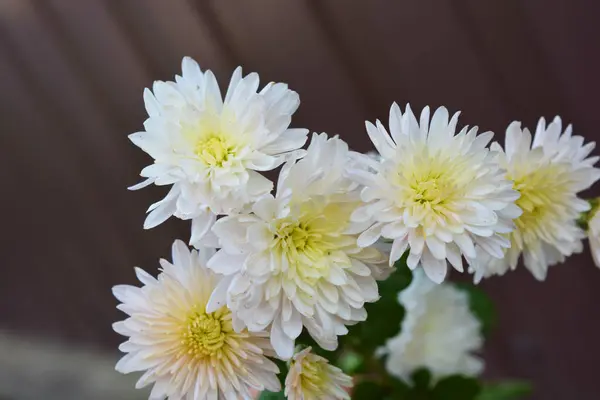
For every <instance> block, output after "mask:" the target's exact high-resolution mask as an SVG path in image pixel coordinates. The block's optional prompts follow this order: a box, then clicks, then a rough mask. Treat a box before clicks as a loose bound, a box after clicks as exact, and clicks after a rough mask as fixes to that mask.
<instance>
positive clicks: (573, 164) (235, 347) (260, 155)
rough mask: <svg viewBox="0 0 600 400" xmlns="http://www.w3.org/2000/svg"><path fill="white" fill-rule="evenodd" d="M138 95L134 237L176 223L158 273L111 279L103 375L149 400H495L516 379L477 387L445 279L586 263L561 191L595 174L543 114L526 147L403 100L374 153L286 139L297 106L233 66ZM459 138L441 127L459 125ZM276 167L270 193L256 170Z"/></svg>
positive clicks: (334, 140)
mask: <svg viewBox="0 0 600 400" xmlns="http://www.w3.org/2000/svg"><path fill="white" fill-rule="evenodd" d="M182 67H183V73H182V75H181V76H176V77H175V82H160V81H159V82H155V83H154V86H153V88H152V91H150V90H146V91H145V92H144V101H145V105H146V110H147V111H148V115H149V117H148V119H147V120H146V121H145V123H144V129H145V130H144V131H143V132H138V133H134V134H132V135H131V136H130V139H131V140H132V142H133V143H134V144H135V145H137V146H138V147H140V148H141V149H142V150H144V151H145V152H146V153H148V154H149V155H150V156H151V157H152V158H153V159H154V163H153V164H152V165H149V166H147V167H146V168H144V169H143V170H142V172H141V176H142V177H144V178H146V179H145V180H144V181H143V182H141V183H140V184H137V185H135V186H133V187H131V189H140V188H142V187H145V186H148V185H152V184H154V185H158V186H169V187H170V190H169V192H168V194H167V195H166V197H165V198H164V199H162V200H160V201H158V202H156V203H154V204H153V205H151V206H150V208H149V210H148V211H149V215H148V217H147V219H146V221H145V224H144V227H145V228H147V229H148V228H152V227H155V226H157V225H159V224H161V223H162V222H164V221H165V220H166V219H168V218H169V217H171V216H175V217H177V218H180V219H183V220H191V235H190V239H189V240H188V242H189V245H190V246H191V248H189V247H188V246H187V245H186V244H185V243H184V242H182V241H180V240H176V241H175V242H174V243H173V248H172V254H171V261H167V260H163V259H161V260H160V265H161V269H160V273H159V274H158V277H157V278H154V277H153V276H151V275H149V274H148V273H146V272H144V271H143V270H141V269H136V274H137V277H138V278H139V280H140V281H141V283H142V286H141V287H134V286H126V285H121V286H115V288H114V290H113V291H114V295H115V296H116V297H117V299H118V300H119V301H121V302H122V304H119V306H118V308H119V309H120V310H122V311H123V312H125V313H127V314H128V315H129V317H128V318H127V319H125V320H124V321H121V322H117V323H115V324H114V329H115V331H116V332H118V333H120V334H121V335H124V336H126V337H128V340H127V341H126V342H125V343H123V344H122V345H121V346H120V350H121V351H123V352H125V353H127V354H126V355H125V356H124V357H123V358H122V359H121V360H120V361H119V362H118V364H117V366H116V368H117V370H118V371H120V372H123V373H129V372H134V371H141V372H143V375H142V376H141V378H140V379H139V381H138V383H137V385H136V387H139V388H141V387H144V386H147V385H153V388H152V392H151V395H150V398H151V399H165V398H168V399H171V400H180V399H181V400H202V399H215V400H216V399H226V400H233V399H252V398H258V397H259V396H262V397H261V398H263V399H266V398H270V399H279V398H289V399H305V400H309V399H349V398H350V397H352V398H357V399H362V398H369V399H436V400H441V399H457V400H469V399H481V400H483V399H486V400H492V399H513V398H517V397H519V396H522V395H523V394H524V393H526V392H527V391H528V388H527V385H526V384H524V383H520V382H504V383H502V382H500V383H498V382H496V383H494V384H490V383H482V382H480V381H478V380H477V379H476V377H477V375H478V374H479V373H480V372H481V371H482V369H483V361H482V360H481V359H480V358H479V357H478V356H477V355H476V353H477V352H478V351H480V350H481V348H482V345H483V335H484V334H485V333H486V332H487V330H488V329H489V327H490V321H491V315H490V304H489V302H488V300H487V299H486V298H485V296H483V295H482V293H481V292H480V291H478V290H477V289H475V288H474V287H473V286H472V285H455V284H451V283H448V282H445V279H446V277H447V274H448V269H449V268H448V264H450V266H451V267H452V268H453V269H455V270H457V271H459V272H463V271H465V270H466V271H467V272H468V273H472V274H473V275H474V276H473V278H474V281H475V282H479V281H480V280H481V279H482V278H486V277H489V276H492V275H503V274H504V273H506V272H507V271H508V270H514V269H515V268H516V267H517V264H518V262H519V259H520V258H521V255H522V259H523V263H524V265H525V267H526V268H527V269H529V270H530V271H531V273H532V274H533V276H534V277H535V278H536V279H538V280H543V279H544V278H545V277H546V274H547V271H548V267H549V266H551V265H554V264H557V263H559V262H562V261H564V260H565V257H567V256H570V255H571V254H573V253H577V252H580V251H581V250H582V240H583V239H585V238H586V231H588V227H589V232H591V233H590V236H591V237H590V239H591V240H590V243H591V245H592V249H593V250H594V252H593V253H594V255H595V256H594V259H595V260H597V261H598V260H600V254H599V253H600V241H599V237H600V217H597V216H596V215H595V214H596V213H595V207H594V203H593V202H588V201H586V200H583V199H581V198H579V197H578V196H577V194H578V192H580V191H582V190H585V189H587V188H589V187H590V186H591V185H592V184H593V183H594V182H595V181H596V180H598V179H599V178H600V170H599V169H597V168H595V167H594V164H595V163H596V161H597V160H598V157H588V155H589V154H590V152H591V151H592V149H593V147H594V144H593V143H588V144H584V139H583V138H582V137H581V136H574V135H572V129H571V126H568V127H566V129H565V130H564V131H563V127H562V123H561V120H560V118H558V117H557V118H555V119H554V120H553V121H552V122H551V123H550V124H546V122H545V121H544V119H541V120H540V122H539V123H538V126H537V127H536V130H535V134H533V135H532V134H531V133H530V131H529V130H528V129H526V128H522V127H521V125H520V123H518V122H513V123H511V124H510V125H509V126H508V128H507V131H506V139H505V146H504V148H503V147H502V146H501V145H500V144H499V143H497V142H494V143H492V144H491V145H490V146H488V144H489V143H490V141H491V140H492V136H493V134H492V133H491V132H485V133H482V134H479V135H478V134H477V128H476V127H473V128H468V127H462V128H458V127H457V125H458V113H455V114H454V115H450V114H449V113H448V110H446V108H444V107H440V108H438V109H437V110H435V111H434V112H433V115H431V114H432V113H431V111H430V109H429V108H428V107H425V108H424V109H423V111H421V113H420V115H419V116H418V117H417V116H415V114H414V113H413V111H412V110H411V109H410V107H409V106H408V105H407V106H406V108H405V109H404V110H402V109H401V108H400V107H399V106H398V105H397V104H393V105H392V107H391V109H390V115H389V122H388V126H387V127H386V126H385V125H384V124H383V123H381V122H380V121H376V123H375V124H373V123H371V122H367V123H366V130H367V134H368V135H369V138H370V139H371V141H372V142H373V144H374V146H375V148H376V149H377V153H375V154H360V153H356V152H353V151H350V150H349V149H348V145H347V144H346V143H345V142H344V141H343V140H342V139H340V138H339V137H337V136H334V137H329V136H328V135H327V134H325V133H321V134H316V133H315V134H313V135H312V136H311V138H310V142H309V144H308V146H307V147H306V149H303V147H304V145H305V144H306V142H307V140H308V130H306V129H297V128H289V126H290V122H291V118H292V114H293V113H294V112H295V111H296V109H297V108H298V106H299V104H300V100H299V97H298V94H297V93H296V92H294V91H292V90H290V89H289V88H288V86H287V85H286V84H284V83H269V84H267V85H266V86H265V87H264V88H263V89H262V90H260V91H258V88H259V79H258V75H257V74H255V73H251V74H249V75H246V76H242V71H241V69H240V68H238V69H236V70H235V72H234V73H233V76H232V78H231V81H230V83H229V87H228V89H227V93H226V94H225V97H224V98H223V96H222V94H221V91H220V89H219V85H218V84H217V81H216V79H215V76H214V75H213V74H212V72H211V71H205V72H203V71H202V70H201V69H200V68H199V66H198V64H196V62H194V61H193V60H192V59H190V58H184V60H183V65H182ZM457 131H458V132H457ZM276 168H279V176H278V178H277V182H276V184H275V183H274V182H272V181H271V180H270V179H268V178H267V177H265V176H264V175H262V174H261V173H262V172H265V171H271V170H274V169H276Z"/></svg>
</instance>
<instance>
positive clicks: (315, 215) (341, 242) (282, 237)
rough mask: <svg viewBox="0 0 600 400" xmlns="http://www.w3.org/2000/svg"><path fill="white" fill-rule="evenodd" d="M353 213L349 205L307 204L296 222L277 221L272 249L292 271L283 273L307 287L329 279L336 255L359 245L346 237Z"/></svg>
mask: <svg viewBox="0 0 600 400" xmlns="http://www.w3.org/2000/svg"><path fill="white" fill-rule="evenodd" d="M352 209H353V205H352V204H350V203H331V204H328V205H324V204H323V203H321V202H319V201H308V202H306V203H304V204H302V205H301V207H300V212H299V216H298V217H297V218H291V217H290V218H284V219H280V220H277V221H275V222H274V224H273V226H272V232H273V244H272V247H271V248H272V250H273V252H274V253H275V254H277V255H278V257H285V258H286V259H287V262H288V265H289V271H280V272H283V273H286V272H288V273H289V274H290V276H291V277H294V276H296V275H297V276H299V277H300V278H301V279H302V280H304V281H306V282H308V283H314V282H315V281H316V280H317V279H319V278H322V277H326V276H329V270H330V264H331V263H332V260H331V259H330V258H331V257H333V254H338V253H339V252H337V250H340V249H343V248H344V247H345V246H348V245H349V243H352V244H354V243H355V241H356V239H354V238H351V237H350V236H348V235H344V234H343V232H344V230H345V229H346V226H347V224H348V220H349V215H350V213H351V210H352ZM336 261H338V262H339V261H340V260H336ZM348 262H349V261H348Z"/></svg>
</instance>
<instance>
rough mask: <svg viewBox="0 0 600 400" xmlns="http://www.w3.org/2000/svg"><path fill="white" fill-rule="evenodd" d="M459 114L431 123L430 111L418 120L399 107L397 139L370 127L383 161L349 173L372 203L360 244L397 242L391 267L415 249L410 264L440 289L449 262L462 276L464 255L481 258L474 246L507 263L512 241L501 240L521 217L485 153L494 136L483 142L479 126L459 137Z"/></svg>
mask: <svg viewBox="0 0 600 400" xmlns="http://www.w3.org/2000/svg"><path fill="white" fill-rule="evenodd" d="M458 115H459V113H456V114H454V116H453V117H452V118H451V119H450V120H449V119H448V111H447V110H446V109H445V108H444V107H441V108H438V109H437V110H436V111H435V113H434V115H433V118H432V119H431V123H430V121H429V108H428V107H425V109H424V110H423V112H422V113H421V117H420V122H417V119H416V118H415V116H414V115H413V113H412V111H411V109H410V107H409V106H408V105H407V106H406V111H405V113H404V114H402V112H401V111H400V108H399V107H398V105H397V104H395V103H394V104H393V105H392V107H391V110H390V119H389V124H390V132H391V136H390V135H389V134H388V132H387V131H386V129H385V127H384V126H383V125H382V124H381V122H379V121H377V124H376V125H373V124H372V123H370V122H367V124H366V126H367V133H368V134H369V137H370V138H371V140H372V141H373V144H374V145H375V147H376V148H377V151H378V152H379V154H380V155H381V160H380V161H379V162H377V161H375V160H373V158H371V157H366V156H363V155H358V154H356V159H357V160H358V162H360V163H362V164H364V167H363V168H357V169H355V170H352V171H351V173H350V176H351V177H352V178H353V179H355V180H356V181H357V182H359V183H361V184H363V185H364V186H365V188H364V189H363V190H362V193H361V196H362V199H363V201H364V202H366V203H367V204H366V205H364V206H363V207H361V208H359V209H357V210H356V211H355V212H354V214H353V215H352V219H353V221H355V222H370V223H371V226H370V227H369V229H367V230H366V231H365V232H363V233H362V234H361V235H360V237H359V239H358V244H359V245H360V246H370V245H371V244H372V243H374V242H375V241H376V240H377V239H378V238H379V237H381V236H383V237H384V238H387V239H392V240H393V241H394V242H393V245H392V250H391V254H390V264H391V263H393V262H395V261H396V260H398V259H399V258H400V257H401V256H402V254H403V253H404V252H405V250H406V249H407V248H409V249H410V255H409V256H408V260H407V263H408V266H409V267H410V268H411V269H414V268H416V267H417V266H419V265H421V266H422V267H423V269H424V270H425V273H426V274H427V276H429V278H431V279H432V280H433V281H435V282H438V283H439V282H442V281H443V280H444V278H445V276H446V270H447V267H446V260H448V261H449V262H450V264H452V266H454V268H456V269H457V270H459V271H462V270H463V265H462V256H463V255H464V256H465V257H474V256H475V245H479V246H480V247H481V248H483V249H484V250H485V251H486V252H488V253H490V254H491V255H493V256H495V257H502V256H503V254H504V253H503V249H504V248H505V247H508V246H509V245H510V243H509V241H508V240H507V239H506V238H505V237H503V236H502V235H501V234H503V233H508V232H510V231H511V230H512V229H513V228H514V225H513V223H512V222H511V218H514V217H517V216H519V214H520V210H519V208H518V207H516V206H515V205H514V201H515V200H516V199H517V198H518V193H517V192H515V191H514V190H512V182H510V181H508V180H507V179H506V177H505V171H503V170H502V169H500V168H499V166H498V163H497V161H496V154H494V153H493V152H490V151H489V150H488V149H487V148H486V146H487V144H488V142H489V141H490V140H491V138H492V136H493V134H492V133H491V132H486V133H483V134H481V135H479V136H476V134H477V128H476V127H475V128H471V129H468V128H467V127H464V128H463V129H462V130H461V131H460V132H459V133H458V134H455V130H456V124H457V122H458Z"/></svg>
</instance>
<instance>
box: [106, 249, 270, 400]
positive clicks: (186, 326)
mask: <svg viewBox="0 0 600 400" xmlns="http://www.w3.org/2000/svg"><path fill="white" fill-rule="evenodd" d="M211 253H212V252H211V251H209V250H205V249H203V250H200V251H195V250H194V251H192V252H190V251H189V250H188V248H187V246H186V245H185V244H184V243H183V242H182V241H179V240H178V241H176V242H175V243H173V264H171V263H169V262H168V261H166V260H160V264H161V266H162V272H161V273H160V274H159V275H158V278H157V279H155V278H153V277H152V276H150V275H149V274H147V273H146V272H144V271H143V270H141V269H137V268H136V274H137V277H138V279H139V280H140V281H141V282H142V283H143V284H144V285H143V286H142V287H141V288H138V287H135V286H128V285H119V286H115V287H114V288H113V293H114V295H115V297H116V298H117V299H119V301H121V302H122V304H119V306H118V308H119V309H120V310H121V311H123V312H125V313H127V314H128V315H129V318H127V319H126V320H124V321H121V322H117V323H115V324H114V325H113V328H114V330H115V331H116V332H117V333H119V334H121V335H124V336H127V337H128V338H129V339H128V340H127V341H126V342H125V343H123V344H122V345H121V346H120V347H119V349H120V350H121V351H123V352H125V353H128V354H126V355H125V356H124V357H123V358H122V359H121V360H120V361H119V362H118V363H117V366H116V369H117V371H119V372H122V373H130V372H135V371H145V372H144V374H143V376H142V377H141V378H140V379H139V381H138V382H137V384H136V388H142V387H144V386H147V385H149V384H152V383H154V387H153V389H152V393H151V395H150V398H151V399H164V398H166V397H168V398H170V399H186V400H203V399H217V398H218V399H227V400H234V399H240V398H244V399H246V398H250V396H251V391H252V389H256V390H265V389H267V390H270V391H278V390H280V386H281V385H280V384H279V381H278V379H277V376H276V374H277V373H279V369H278V368H277V366H276V365H275V364H274V363H273V362H272V361H270V360H269V359H268V358H267V357H266V356H272V355H274V352H273V349H272V347H271V345H270V344H269V339H268V338H267V334H266V333H265V332H256V333H250V332H247V331H242V332H235V331H234V329H233V326H232V317H231V312H230V311H229V310H228V309H227V308H226V307H221V308H219V309H218V310H215V311H214V312H207V311H206V303H207V302H208V299H209V296H210V294H211V293H212V291H213V289H214V287H215V285H217V284H218V277H217V276H216V275H215V274H213V273H212V272H211V271H210V270H208V269H207V268H206V267H205V265H206V262H207V258H208V257H209V256H210V255H211Z"/></svg>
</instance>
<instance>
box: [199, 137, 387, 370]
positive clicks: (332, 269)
mask: <svg viewBox="0 0 600 400" xmlns="http://www.w3.org/2000/svg"><path fill="white" fill-rule="evenodd" d="M348 161H349V160H348V145H347V144H346V143H345V142H343V141H342V140H341V139H338V138H332V139H327V136H326V135H325V134H322V135H316V134H315V135H314V136H313V138H312V140H311V143H310V146H309V148H308V150H307V153H306V156H305V157H304V158H303V159H301V160H300V161H298V162H295V161H290V162H288V163H286V164H285V165H284V167H283V169H282V171H281V173H280V176H279V182H278V184H277V196H276V197H273V196H265V197H263V198H261V199H260V200H258V201H257V202H256V203H255V204H254V205H253V208H252V210H253V212H252V213H251V214H238V215H230V216H227V217H224V218H222V219H220V220H219V221H217V223H216V224H215V226H214V227H213V231H214V233H215V234H216V236H217V237H218V239H219V241H220V243H221V245H222V249H220V250H219V251H218V252H217V253H216V255H215V256H214V257H213V258H212V259H211V260H210V261H209V262H208V267H209V268H211V269H212V270H213V271H215V272H217V273H220V274H223V275H226V277H225V278H224V279H223V281H222V284H220V285H219V286H218V287H217V289H216V290H215V293H214V295H213V297H212V298H211V302H210V303H209V306H208V308H209V310H210V309H212V308H213V307H215V308H216V307H220V306H221V305H223V304H225V303H227V304H228V306H229V307H230V308H231V309H232V310H233V311H234V313H235V315H236V316H237V317H239V318H240V319H241V320H242V321H243V322H244V323H245V325H246V326H247V327H248V329H249V330H250V331H255V330H263V329H265V328H267V327H268V326H269V325H271V343H272V344H273V347H274V348H275V350H276V351H277V354H278V355H279V356H280V357H282V358H285V359H287V358H289V357H291V356H292V354H293V350H294V340H295V339H296V338H297V337H298V335H300V333H301V331H302V328H303V327H306V328H307V330H308V332H309V333H310V334H311V336H312V337H313V338H314V339H315V340H316V341H317V342H318V343H319V345H320V346H321V347H323V348H326V349H328V350H333V349H335V348H336V347H337V336H338V335H343V334H345V333H346V332H347V328H346V325H348V324H352V323H356V322H357V321H363V320H364V319H365V318H366V315H367V314H366V311H365V309H364V304H365V302H373V301H376V300H377V299H378V298H379V296H378V290H377V283H376V282H375V279H379V278H384V277H385V276H386V274H387V272H388V271H389V267H387V265H386V264H387V263H386V258H385V256H383V255H382V253H381V252H380V251H379V250H377V249H376V248H375V247H374V246H372V247H367V248H360V247H358V246H357V244H356V239H357V232H359V231H361V230H362V229H364V227H363V226H357V225H355V224H352V223H351V221H350V215H351V214H352V212H353V211H354V210H355V209H356V208H357V207H358V206H360V204H361V203H360V198H359V188H358V186H357V185H356V184H354V183H353V182H351V181H349V180H347V179H346V178H344V169H345V166H346V165H347V163H348Z"/></svg>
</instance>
